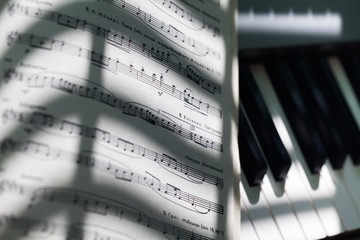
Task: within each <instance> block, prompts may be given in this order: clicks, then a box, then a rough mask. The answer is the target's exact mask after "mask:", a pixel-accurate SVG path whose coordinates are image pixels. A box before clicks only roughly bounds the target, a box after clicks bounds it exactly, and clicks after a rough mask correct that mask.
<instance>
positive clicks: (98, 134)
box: [2, 110, 222, 187]
mask: <svg viewBox="0 0 360 240" xmlns="http://www.w3.org/2000/svg"><path fill="white" fill-rule="evenodd" d="M2 119H3V121H4V123H5V122H6V121H8V120H15V121H19V122H24V123H29V124H32V125H33V126H34V127H48V128H53V130H55V131H57V132H60V133H64V134H67V136H73V135H76V136H83V137H87V138H91V139H94V140H95V141H98V142H101V143H103V144H106V145H109V146H112V147H115V149H118V152H129V153H132V154H135V155H138V156H141V157H145V158H147V159H149V160H152V161H155V162H158V163H159V164H160V165H163V164H165V165H168V167H170V168H173V169H175V170H179V171H181V173H183V174H185V175H188V177H189V178H190V177H191V178H195V179H198V177H196V175H197V174H199V172H197V171H189V169H190V168H188V167H186V165H179V162H178V161H176V160H175V159H174V158H172V157H170V156H168V155H166V154H164V153H163V154H161V153H158V152H155V151H153V150H150V149H148V148H145V147H143V146H140V145H138V144H135V143H132V142H130V141H127V140H125V139H122V138H120V137H117V136H115V135H112V134H110V133H109V132H107V131H104V130H101V129H98V128H93V127H88V126H84V125H80V124H76V123H73V122H70V121H66V120H60V119H55V118H54V117H53V116H52V115H49V114H44V113H36V112H34V113H22V112H15V111H12V110H7V111H4V112H3V113H2ZM174 160H175V161H174ZM191 174H193V176H191ZM200 176H201V178H203V181H209V182H214V181H215V184H217V181H218V179H217V177H216V178H214V177H212V175H203V174H202V173H200ZM220 186H222V182H221V183H219V187H220Z"/></svg>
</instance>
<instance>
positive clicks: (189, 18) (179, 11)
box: [149, 0, 221, 37]
mask: <svg viewBox="0 0 360 240" xmlns="http://www.w3.org/2000/svg"><path fill="white" fill-rule="evenodd" d="M149 1H151V2H152V3H154V4H156V5H158V6H159V7H162V8H163V9H164V10H165V12H168V11H170V12H172V13H175V14H176V15H177V16H178V17H180V20H178V21H179V22H180V23H184V22H183V21H181V20H186V24H184V25H185V26H188V27H190V28H191V29H194V30H197V31H201V30H207V31H210V32H211V33H212V34H213V36H214V37H216V36H218V37H219V36H220V35H221V34H220V30H219V28H217V27H215V26H214V25H212V24H210V23H208V22H207V21H205V20H201V19H200V18H198V17H197V16H195V15H194V14H192V13H191V12H190V11H187V10H186V9H185V8H183V7H180V6H179V5H178V4H176V3H175V2H174V1H170V0H149ZM170 16H171V15H170Z"/></svg>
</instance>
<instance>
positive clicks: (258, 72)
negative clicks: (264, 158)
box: [251, 64, 342, 239]
mask: <svg viewBox="0 0 360 240" xmlns="http://www.w3.org/2000/svg"><path fill="white" fill-rule="evenodd" d="M251 68H252V72H253V74H254V77H255V79H256V81H257V84H258V86H259V88H260V91H261V92H262V95H263V97H264V99H265V101H266V103H267V105H268V108H269V111H270V112H271V114H272V116H273V119H274V123H275V125H276V128H277V130H278V131H279V134H280V136H281V138H282V140H283V142H284V144H285V146H286V148H287V150H288V151H289V154H290V155H291V158H292V160H293V166H292V167H291V168H290V171H289V174H288V179H286V181H285V191H286V194H287V195H288V197H289V199H290V201H291V205H292V207H293V209H294V211H295V213H296V215H297V218H298V220H299V222H300V224H301V226H302V229H303V230H304V232H305V234H306V236H307V237H308V238H309V239H318V238H323V237H325V236H326V235H334V234H337V233H340V232H341V229H342V227H341V219H340V216H339V214H338V212H337V210H336V209H335V206H334V205H333V203H332V199H331V196H329V192H328V190H327V188H326V185H324V183H323V182H322V178H321V176H320V177H318V176H314V175H312V174H310V171H309V169H308V168H307V166H306V163H305V160H304V159H303V156H302V154H301V151H300V149H299V147H298V144H297V142H296V139H295V137H294V134H293V133H292V131H291V128H290V125H289V124H288V122H287V120H286V116H285V114H284V112H283V110H282V108H281V105H280V103H279V101H278V99H277V96H276V94H275V92H274V90H273V87H272V84H271V82H270V80H269V77H268V76H267V73H266V70H265V69H264V67H263V66H262V65H261V64H257V65H252V67H251ZM317 178H318V179H317ZM315 186H316V187H317V188H316V189H313V188H315Z"/></svg>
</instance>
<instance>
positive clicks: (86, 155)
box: [1, 139, 224, 214]
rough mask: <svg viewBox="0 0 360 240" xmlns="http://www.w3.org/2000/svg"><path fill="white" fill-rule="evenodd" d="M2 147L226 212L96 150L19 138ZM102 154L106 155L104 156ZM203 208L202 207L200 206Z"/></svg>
mask: <svg viewBox="0 0 360 240" xmlns="http://www.w3.org/2000/svg"><path fill="white" fill-rule="evenodd" d="M1 150H2V151H3V150H4V152H5V151H7V152H8V151H20V152H23V153H26V154H34V155H36V156H37V157H38V155H39V156H42V157H45V159H54V158H55V159H60V160H65V161H71V162H73V163H76V164H78V165H81V166H85V167H89V168H93V169H95V170H98V171H102V172H104V173H106V174H109V175H111V176H113V177H114V178H115V179H117V180H122V181H125V182H131V183H137V184H139V185H142V186H145V187H149V188H151V189H152V190H154V191H155V192H156V193H158V194H160V195H161V196H162V197H164V198H165V199H167V200H170V201H171V202H174V203H176V204H178V205H179V206H181V207H184V208H186V209H189V210H191V211H195V212H200V211H201V213H203V214H206V213H208V212H210V211H213V212H215V213H218V214H224V207H223V206H222V205H220V204H218V203H214V202H211V201H209V200H206V199H204V198H201V197H198V196H196V195H193V194H190V193H187V192H185V191H183V190H181V189H180V188H178V187H176V186H173V185H171V184H168V183H162V182H161V181H160V180H159V179H158V178H157V177H156V176H155V175H153V174H151V173H148V172H147V173H146V174H145V175H142V174H139V173H137V172H134V171H132V170H131V169H130V168H129V167H127V166H121V165H120V164H119V163H117V162H116V161H111V160H110V159H109V157H106V156H103V155H102V156H101V157H98V156H97V154H96V153H93V152H82V153H79V154H75V153H70V152H67V151H64V150H62V149H58V148H57V149H56V148H52V147H50V146H49V145H47V144H43V143H39V142H36V141H31V140H30V141H27V142H17V141H14V140H12V139H5V140H4V141H3V142H2V143H1ZM101 158H105V159H104V160H102V159H101ZM199 209H200V210H199Z"/></svg>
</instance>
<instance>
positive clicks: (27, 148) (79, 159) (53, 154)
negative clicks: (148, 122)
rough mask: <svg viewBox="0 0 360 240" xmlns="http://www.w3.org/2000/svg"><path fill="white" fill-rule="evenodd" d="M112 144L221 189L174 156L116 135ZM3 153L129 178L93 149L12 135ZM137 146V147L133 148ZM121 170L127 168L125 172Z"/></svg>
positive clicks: (217, 180)
mask: <svg viewBox="0 0 360 240" xmlns="http://www.w3.org/2000/svg"><path fill="white" fill-rule="evenodd" d="M115 146H116V147H117V148H119V149H123V151H129V152H131V153H132V154H136V155H138V156H140V157H144V158H146V159H148V160H150V161H155V162H157V163H158V164H159V165H160V166H161V167H163V168H164V169H166V170H168V171H169V172H171V173H173V174H175V175H177V176H179V177H181V178H183V179H185V180H188V181H189V180H190V182H192V183H195V184H203V183H208V184H211V185H214V186H216V187H217V188H219V189H222V188H223V179H222V178H219V177H217V176H214V175H211V174H208V173H206V172H202V171H200V170H197V169H195V168H192V167H190V166H188V165H186V164H184V163H181V162H178V161H177V160H176V159H175V158H173V157H171V156H169V155H167V154H160V153H157V152H155V151H152V150H150V149H147V148H144V147H142V146H139V145H137V144H134V143H131V142H128V141H126V140H123V139H120V138H118V139H117V141H116V143H115ZM0 149H1V152H2V153H6V152H13V151H17V152H22V153H26V154H28V155H30V156H32V155H33V156H36V158H38V159H39V158H41V159H44V160H54V159H56V160H63V161H66V162H72V163H76V164H79V165H82V166H85V167H91V168H94V169H97V170H100V171H103V172H105V173H107V174H113V175H114V177H115V178H119V179H123V180H125V179H126V180H129V181H132V176H133V175H131V170H130V168H128V167H126V166H121V165H120V163H119V162H117V161H115V160H112V159H111V158H110V157H108V156H101V159H102V160H101V159H100V157H99V156H98V155H97V154H96V153H95V152H90V153H88V152H86V151H85V152H81V153H78V154H77V153H71V152H68V151H65V150H62V149H60V148H54V147H51V146H50V145H48V144H45V143H41V142H38V141H33V140H28V141H24V142H22V141H16V140H13V139H11V138H7V139H4V140H3V141H2V142H0ZM135 149H136V150H135ZM109 166H111V167H109ZM123 171H126V172H125V173H124V172H123Z"/></svg>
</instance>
